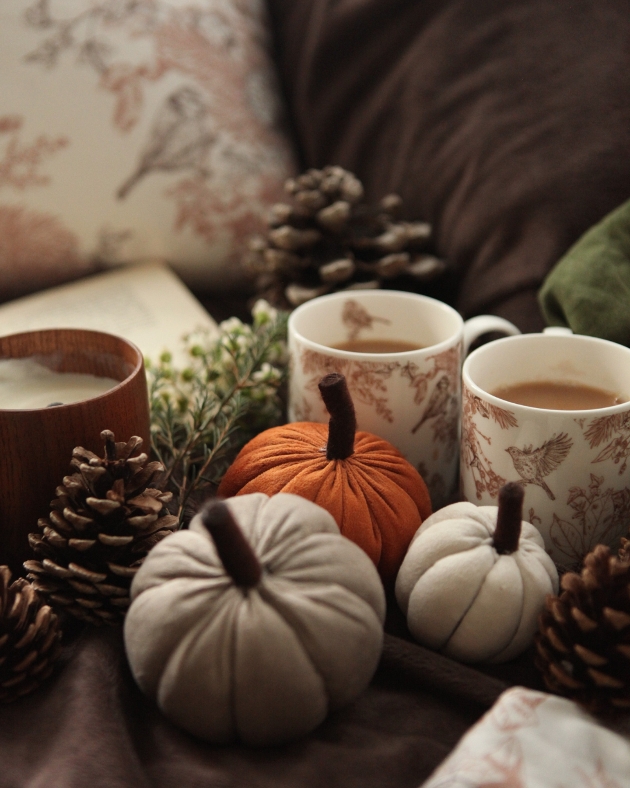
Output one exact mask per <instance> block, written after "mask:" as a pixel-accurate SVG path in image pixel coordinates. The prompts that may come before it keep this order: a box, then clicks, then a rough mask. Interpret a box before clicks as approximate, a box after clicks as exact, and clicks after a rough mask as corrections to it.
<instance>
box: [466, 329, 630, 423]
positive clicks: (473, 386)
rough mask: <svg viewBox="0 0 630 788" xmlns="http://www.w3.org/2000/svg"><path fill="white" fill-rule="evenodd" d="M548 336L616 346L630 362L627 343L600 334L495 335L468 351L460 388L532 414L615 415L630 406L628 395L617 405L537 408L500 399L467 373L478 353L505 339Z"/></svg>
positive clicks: (525, 339) (540, 333) (529, 338)
mask: <svg viewBox="0 0 630 788" xmlns="http://www.w3.org/2000/svg"><path fill="white" fill-rule="evenodd" d="M548 340H556V341H558V340H559V341H562V342H578V343H584V342H586V343H587V344H604V345H606V346H609V347H614V348H615V349H617V348H619V349H620V350H621V351H622V352H625V353H628V361H629V363H630V348H628V347H626V346H625V345H621V344H619V342H613V341H611V340H609V339H603V338H602V337H593V336H590V335H588V334H574V333H572V334H544V333H543V332H542V331H541V332H536V333H530V334H517V335H515V336H508V337H500V338H499V339H495V340H493V341H491V342H487V343H486V344H485V345H481V347H478V348H476V349H475V350H473V351H472V352H471V353H469V354H468V356H467V357H466V359H465V360H464V363H463V365H462V388H463V387H466V388H468V389H470V390H471V391H472V392H473V394H475V395H476V396H480V397H482V398H483V399H484V400H486V401H487V402H489V403H490V404H492V405H496V406H498V407H500V408H503V409H504V410H505V409H506V406H507V407H509V408H510V409H513V408H517V409H519V410H520V411H522V412H523V413H526V414H529V415H530V416H535V415H536V414H541V413H542V414H549V415H554V416H559V415H563V414H564V415H570V416H573V417H575V415H576V414H580V415H582V414H583V415H584V416H585V417H588V416H589V415H590V416H593V415H594V414H597V415H598V416H599V415H604V416H608V415H614V414H616V413H623V412H624V411H627V410H630V398H629V399H627V400H626V401H625V402H620V403H618V404H617V405H607V406H606V407H605V408H581V409H576V410H569V409H565V408H537V407H534V406H533V405H521V404H520V403H518V402H511V401H510V400H505V399H501V398H500V397H497V396H496V395H494V394H491V393H490V392H489V391H486V390H485V389H484V388H482V387H481V386H480V385H479V384H478V383H476V382H475V381H474V380H473V379H472V377H471V374H470V366H471V365H472V364H473V363H474V362H475V361H476V360H477V359H478V358H479V356H482V355H484V354H485V353H489V352H490V353H491V352H492V351H493V349H494V348H495V347H496V346H497V345H498V344H505V343H506V342H514V341H517V342H523V341H530V342H531V341H534V342H539V341H544V342H546V341H548Z"/></svg>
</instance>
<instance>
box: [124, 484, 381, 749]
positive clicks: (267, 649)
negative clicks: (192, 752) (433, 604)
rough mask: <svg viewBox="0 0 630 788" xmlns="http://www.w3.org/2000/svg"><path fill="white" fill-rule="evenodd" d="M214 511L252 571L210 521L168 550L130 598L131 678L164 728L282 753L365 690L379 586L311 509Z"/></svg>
mask: <svg viewBox="0 0 630 788" xmlns="http://www.w3.org/2000/svg"><path fill="white" fill-rule="evenodd" d="M214 505H215V506H221V507H225V508H226V509H228V510H229V512H230V513H231V515H232V516H233V518H234V520H236V522H237V523H238V524H239V525H240V531H241V532H242V535H243V536H244V540H245V543H246V544H247V546H248V549H249V550H250V553H251V555H250V559H251V560H249V559H247V558H246V559H245V560H244V561H242V562H241V557H242V556H241V555H239V549H240V548H239V549H235V550H234V551H233V553H232V558H231V560H227V559H226V556H225V552H224V551H223V549H222V548H221V546H220V544H219V541H220V540H219V541H214V539H213V537H211V535H210V533H209V532H208V529H207V527H206V525H204V517H205V516H206V512H205V509H204V510H202V512H201V513H199V514H197V515H196V516H195V517H194V518H193V520H192V521H191V524H190V528H189V529H188V530H183V531H179V532H177V533H175V534H172V535H171V537H167V538H166V539H164V540H163V541H162V542H161V543H160V545H158V546H157V547H158V548H159V549H155V550H152V551H151V553H150V554H149V556H148V557H147V559H146V560H145V563H144V564H143V566H142V568H141V570H140V571H139V572H138V573H137V575H136V577H135V578H134V582H133V584H132V588H131V597H132V604H131V606H130V608H129V611H128V613H127V616H126V619H125V647H126V650H127V657H128V660H129V664H130V667H131V670H132V673H133V675H134V678H135V679H136V681H137V683H138V684H139V686H140V688H141V689H142V690H143V691H144V692H145V693H146V694H147V695H149V696H151V697H154V698H155V699H156V701H157V703H158V706H159V707H160V709H161V710H162V711H163V713H164V714H165V716H166V717H168V718H169V719H170V720H171V721H172V722H174V723H175V724H177V725H179V726H180V727H182V728H184V729H185V730H187V731H189V732H190V733H192V734H194V735H196V736H199V737H201V738H204V739H207V740H208V741H211V742H214V743H228V742H231V741H234V740H240V741H243V742H245V743H246V744H252V745H270V744H278V743H282V742H286V741H289V740H291V739H295V738H297V737H299V736H301V735H304V734H306V733H309V732H310V731H311V730H313V729H314V728H315V727H316V726H317V725H319V724H320V723H321V722H322V721H323V720H324V718H325V717H326V715H327V713H328V712H329V711H330V710H333V709H336V708H340V707H342V706H344V705H346V704H347V703H349V702H351V701H352V700H354V699H355V698H356V697H357V696H358V695H359V694H360V693H361V692H362V691H363V690H364V689H365V688H366V687H367V685H368V683H369V682H370V680H371V678H372V676H373V674H374V671H375V670H376V667H377V665H378V661H379V658H380V655H381V651H382V644H383V622H384V619H385V593H384V590H383V586H382V584H381V581H380V579H379V576H378V573H377V571H376V569H375V568H374V566H373V564H372V563H371V562H370V561H369V559H368V558H367V556H366V555H365V554H364V552H363V551H362V550H360V549H359V547H357V545H355V544H353V543H352V542H351V541H350V540H348V539H345V538H343V537H342V536H341V535H340V534H339V529H338V527H337V525H336V523H335V521H334V520H333V518H332V516H331V515H330V514H329V513H328V512H326V511H325V510H324V509H322V508H321V507H319V506H316V505H315V504H313V503H312V502H310V501H307V500H305V499H303V498H301V497H298V496H294V495H287V494H280V495H276V496H273V497H269V496H267V495H264V494H262V493H256V494H253V495H243V496H239V497H238V498H232V499H229V500H227V501H222V502H220V503H216V502H214ZM221 555H223V560H222V558H221ZM230 565H231V566H232V571H234V574H235V575H236V577H234V576H233V575H231V574H230V570H229V569H228V568H226V566H227V567H229V566H230Z"/></svg>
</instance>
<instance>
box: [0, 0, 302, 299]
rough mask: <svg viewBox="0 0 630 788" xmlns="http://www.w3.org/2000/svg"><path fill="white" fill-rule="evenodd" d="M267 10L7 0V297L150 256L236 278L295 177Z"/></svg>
mask: <svg viewBox="0 0 630 788" xmlns="http://www.w3.org/2000/svg"><path fill="white" fill-rule="evenodd" d="M264 7H265V6H264V2H263V0H11V2H10V3H0V95H1V96H2V99H1V101H0V238H1V241H0V300H6V299H7V298H10V297H13V296H16V295H20V294H22V293H24V292H27V291H32V290H36V289H39V288H42V287H45V286H49V285H52V284H54V283H57V282H60V281H62V280H66V279H70V278H73V277H76V276H79V275H81V274H84V273H88V272H90V271H92V270H98V269H102V268H104V267H108V266H111V265H115V264H118V263H121V262H128V261H137V260H141V259H144V258H148V257H160V258H163V259H165V260H166V261H167V262H169V263H170V264H171V265H172V266H173V267H174V268H175V270H176V271H177V272H178V273H179V274H180V276H182V278H183V279H184V280H185V281H186V282H187V284H188V285H189V286H191V287H194V288H195V289H197V290H206V291H207V290H210V289H227V288H230V287H232V286H235V285H238V284H239V283H241V282H242V278H243V274H242V273H241V270H240V268H239V261H240V259H241V257H242V251H243V248H244V244H245V243H246V241H247V238H248V236H249V235H250V234H252V233H254V232H255V231H257V230H259V229H262V228H263V227H264V216H265V214H266V210H267V208H268V206H269V205H270V204H271V203H273V202H275V201H276V200H277V199H278V198H279V197H280V196H281V194H282V191H283V183H284V180H285V179H286V178H287V177H288V176H289V175H291V174H293V172H294V166H293V157H292V151H291V147H290V143H289V138H288V137H287V136H286V135H285V133H284V132H283V130H282V128H281V125H280V124H281V117H282V111H281V110H282V107H281V101H280V99H279V93H278V91H277V87H276V84H275V79H274V72H273V66H272V61H271V59H270V56H269V53H268V49H267V45H268V36H267V20H266V17H265V14H264Z"/></svg>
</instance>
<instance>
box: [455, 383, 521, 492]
mask: <svg viewBox="0 0 630 788" xmlns="http://www.w3.org/2000/svg"><path fill="white" fill-rule="evenodd" d="M462 400H463V402H462V441H461V462H462V466H463V467H466V468H467V469H468V470H469V471H470V474H471V476H472V478H473V480H474V484H475V493H476V496H477V499H478V500H481V497H482V495H483V493H488V495H489V496H490V497H491V498H496V497H497V496H498V495H499V489H500V488H501V487H502V486H503V485H504V484H505V483H506V481H507V480H506V479H504V478H503V476H501V475H500V474H498V473H497V472H496V471H495V470H494V468H493V467H492V461H491V460H490V459H489V458H488V456H487V455H486V453H485V452H484V445H487V446H490V445H492V438H491V437H490V436H488V435H485V434H484V433H483V432H482V431H481V429H480V428H479V426H478V425H477V422H476V420H475V417H476V416H480V417H481V418H482V419H488V421H493V422H494V423H495V424H497V425H498V426H499V427H500V429H502V430H507V429H509V428H510V427H518V421H517V419H516V416H515V415H514V413H512V411H509V410H505V409H504V408H500V407H498V406H497V405H492V404H490V403H489V402H484V401H483V400H482V399H480V398H479V397H477V396H476V395H474V394H473V393H472V392H471V391H470V389H469V388H468V387H467V386H464V387H463V392H462Z"/></svg>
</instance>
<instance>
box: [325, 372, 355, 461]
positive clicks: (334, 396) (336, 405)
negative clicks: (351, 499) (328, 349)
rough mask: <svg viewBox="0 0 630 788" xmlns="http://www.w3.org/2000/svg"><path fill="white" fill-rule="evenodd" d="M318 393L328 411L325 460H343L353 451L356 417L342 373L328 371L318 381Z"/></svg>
mask: <svg viewBox="0 0 630 788" xmlns="http://www.w3.org/2000/svg"><path fill="white" fill-rule="evenodd" d="M318 386H319V393H320V394H321V395H322V399H323V400H324V405H325V406H326V409H327V410H328V413H330V420H329V422H328V443H327V444H326V459H327V460H345V459H346V457H349V456H350V455H351V454H352V453H353V452H354V434H355V432H356V431H357V417H356V415H355V412H354V405H353V404H352V397H351V396H350V392H349V391H348V384H347V383H346V379H345V377H344V376H343V375H341V374H339V373H338V372H330V373H329V374H328V375H324V377H323V378H322V379H321V380H320V381H319V383H318Z"/></svg>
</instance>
